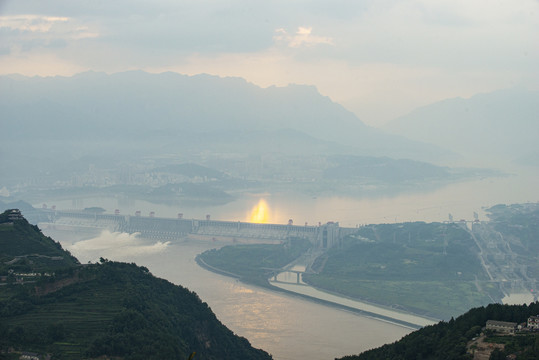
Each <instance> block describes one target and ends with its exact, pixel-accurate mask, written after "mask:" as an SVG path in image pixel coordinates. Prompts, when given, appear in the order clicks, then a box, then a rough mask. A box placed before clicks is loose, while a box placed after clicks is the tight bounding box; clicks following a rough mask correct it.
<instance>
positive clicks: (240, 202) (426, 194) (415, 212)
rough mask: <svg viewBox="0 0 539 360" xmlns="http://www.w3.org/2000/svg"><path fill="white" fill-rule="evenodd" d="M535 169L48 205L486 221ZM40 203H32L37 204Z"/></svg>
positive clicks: (217, 215)
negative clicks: (311, 190) (423, 181)
mask: <svg viewBox="0 0 539 360" xmlns="http://www.w3.org/2000/svg"><path fill="white" fill-rule="evenodd" d="M537 184H539V171H538V170H529V169H528V170H522V169H519V173H518V175H517V174H516V173H511V174H509V175H508V176H505V177H497V178H482V179H477V180H472V181H464V182H458V183H453V184H449V185H446V186H442V187H440V188H437V189H424V190H422V191H421V190H420V189H419V190H417V189H416V190H415V191H410V192H405V193H401V194H398V195H386V196H384V195H378V196H376V197H370V196H364V197H340V196H314V197H313V196H310V195H305V194H298V193H283V192H276V193H262V194H243V195H241V196H239V197H238V198H237V199H236V200H234V201H232V202H230V203H228V204H225V205H214V206H210V205H204V206H199V207H196V206H193V205H192V204H189V205H187V204H183V203H182V202H178V203H177V204H154V203H150V202H147V201H143V200H136V199H131V198H128V197H125V196H121V195H119V196H117V197H114V198H104V197H101V198H99V197H95V198H74V199H65V198H63V199H61V198H58V199H49V200H47V201H46V203H47V205H48V206H52V205H56V207H57V208H58V209H62V210H64V209H82V208H85V207H93V206H98V207H102V208H104V209H106V210H107V212H108V213H111V214H112V213H114V210H115V209H118V210H120V213H121V214H124V215H127V214H130V215H134V214H135V212H136V211H137V210H140V211H141V212H142V215H143V216H148V214H149V213H150V212H151V211H153V212H155V216H158V217H172V218H175V217H176V216H177V214H178V213H182V214H183V216H184V218H186V219H205V218H206V215H210V216H211V218H212V219H215V220H229V221H250V218H251V212H252V209H253V207H255V206H256V205H257V203H258V202H259V200H260V199H264V200H265V202H266V203H267V206H268V208H267V212H268V216H267V218H268V222H269V223H275V224H286V223H287V222H288V220H289V219H293V221H294V224H296V225H303V224H304V223H305V222H307V223H308V224H309V225H315V224H318V222H321V223H326V222H328V221H337V222H339V224H340V225H341V226H344V227H356V226H358V225H361V224H378V223H394V222H406V221H427V222H432V221H445V220H448V215H449V214H452V215H453V217H454V219H455V220H460V219H466V220H473V219H474V218H473V213H474V212H476V213H478V214H479V217H480V219H481V220H486V217H485V213H484V208H486V207H490V206H493V205H496V204H500V203H505V204H510V203H523V202H530V201H531V202H536V201H539V186H537ZM41 205H42V204H34V206H36V207H41Z"/></svg>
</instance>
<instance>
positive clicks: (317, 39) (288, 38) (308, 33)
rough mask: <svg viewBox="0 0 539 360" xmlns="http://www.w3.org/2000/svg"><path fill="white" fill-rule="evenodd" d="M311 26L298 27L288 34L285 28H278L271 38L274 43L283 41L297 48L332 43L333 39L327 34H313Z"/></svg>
mask: <svg viewBox="0 0 539 360" xmlns="http://www.w3.org/2000/svg"><path fill="white" fill-rule="evenodd" d="M312 32H313V28H312V27H303V26H300V27H298V29H297V31H296V33H295V34H294V35H290V34H288V33H287V32H286V30H285V29H283V28H279V29H276V30H275V35H274V36H273V40H274V41H275V42H276V43H278V44H279V43H284V44H286V45H287V46H288V47H291V48H299V47H302V46H307V47H310V46H315V45H321V44H325V45H334V44H333V39H332V38H330V37H328V36H317V35H313V34H312Z"/></svg>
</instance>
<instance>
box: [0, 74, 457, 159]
mask: <svg viewBox="0 0 539 360" xmlns="http://www.w3.org/2000/svg"><path fill="white" fill-rule="evenodd" d="M0 106H1V107H2V109H3V113H2V115H1V116H2V119H3V123H4V124H5V131H4V132H3V134H4V136H2V135H0V138H2V139H3V140H5V141H9V140H10V139H14V138H16V139H19V140H25V139H28V140H33V139H35V140H36V141H40V142H41V143H45V144H47V145H48V146H52V144H51V143H52V142H59V141H61V142H63V143H65V144H69V146H75V145H77V146H79V147H80V146H82V145H81V144H86V145H85V146H86V148H90V147H91V146H94V145H95V143H96V142H97V143H98V144H101V145H102V146H110V143H113V144H115V145H116V146H117V147H119V145H124V147H126V146H125V144H124V143H125V141H127V140H128V141H129V143H130V145H129V146H128V147H129V148H132V149H137V148H140V146H138V147H137V143H138V144H140V145H141V144H143V143H144V144H148V142H151V141H153V142H154V143H157V144H159V145H160V146H161V147H162V148H163V149H166V150H174V149H178V148H181V149H185V147H182V146H183V143H184V142H186V143H189V146H190V148H189V149H192V148H193V146H194V147H196V148H197V149H212V146H213V143H212V142H210V141H208V140H207V137H208V136H209V137H210V138H211V137H212V134H221V140H222V141H226V137H225V135H226V134H261V135H263V134H272V133H273V134H275V133H276V132H278V131H283V130H285V129H290V130H292V131H293V132H292V134H296V135H300V133H303V134H306V135H307V137H301V136H300V139H301V140H300V142H301V143H303V144H302V145H306V144H305V140H308V143H309V144H310V146H311V147H318V146H322V148H325V147H326V145H328V144H329V145H331V146H332V147H340V148H343V147H347V153H356V154H362V155H377V156H382V155H383V156H394V157H400V158H404V157H411V158H414V159H417V160H423V161H429V160H431V161H432V160H434V159H435V158H440V157H448V156H452V155H451V154H450V152H447V151H442V150H439V149H436V147H435V146H430V145H425V144H420V143H416V142H413V141H409V140H407V139H404V138H401V137H398V136H394V135H387V134H385V133H383V132H381V131H379V130H377V129H374V128H370V127H368V126H366V125H365V124H363V123H362V122H361V121H360V120H359V119H358V118H357V117H356V116H355V115H354V114H353V113H351V112H350V111H348V110H346V109H345V108H344V107H342V106H341V105H339V104H336V103H334V102H333V101H331V100H330V99H329V98H328V97H325V96H322V95H320V94H319V93H318V91H317V90H316V88H315V87H313V86H305V85H289V86H286V87H275V86H272V87H268V88H260V87H258V86H256V85H253V84H251V83H248V82H247V81H245V80H243V79H240V78H219V77H217V76H210V75H195V76H186V75H180V74H177V73H161V74H149V73H145V72H142V71H130V72H123V73H116V74H112V75H107V74H104V73H95V72H86V73H81V74H78V75H75V76H73V77H58V76H57V77H45V78H42V77H33V78H29V77H23V76H2V77H0ZM207 134H208V135H207ZM282 141H283V142H284V143H285V144H289V143H290V144H294V140H293V138H292V139H290V138H286V137H285V138H284V139H283V140H282ZM79 143H80V144H79ZM193 143H194V144H193ZM323 144H326V145H323ZM235 145H237V143H235ZM296 147H298V146H296ZM299 148H300V150H299V151H302V150H301V147H299ZM241 150H242V151H244V152H245V151H249V149H248V148H242V149H241ZM272 150H273V149H271V148H270V149H265V151H268V152H270V151H272ZM322 151H324V150H322Z"/></svg>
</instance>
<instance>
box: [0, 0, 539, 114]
mask: <svg viewBox="0 0 539 360" xmlns="http://www.w3.org/2000/svg"><path fill="white" fill-rule="evenodd" d="M0 2H1V0H0ZM104 4H105V3H103V2H94V1H86V2H77V1H68V0H50V1H47V2H43V1H41V0H25V1H17V0H12V1H6V2H4V6H3V10H4V13H3V15H4V16H1V17H0V39H1V42H2V43H1V49H0V55H1V56H0V72H1V73H13V72H22V73H24V74H27V75H35V74H40V75H56V74H63V75H71V74H73V73H74V72H77V71H83V70H95V71H105V72H117V71H125V70H130V69H146V70H150V71H153V72H159V71H165V70H173V71H177V72H181V73H188V74H194V73H209V74H215V75H220V76H240V77H244V78H246V79H247V80H248V81H252V82H255V83H257V84H259V85H263V86H268V85H272V84H277V85H286V84H287V83H304V84H310V85H315V86H316V87H317V88H318V89H319V90H320V91H321V92H323V93H324V95H328V96H330V97H331V98H332V99H333V100H335V101H337V102H346V103H347V105H350V106H354V109H359V107H360V106H361V107H364V106H369V103H371V104H374V103H376V104H383V105H380V106H377V108H379V109H382V111H385V112H387V109H390V108H391V109H395V111H401V110H400V109H405V108H406V109H407V110H408V111H409V110H410V109H411V108H412V107H416V106H421V105H425V104H427V103H429V102H431V101H436V100H441V99H443V98H444V97H455V96H466V95H469V94H470V93H471V92H475V91H480V92H486V91H492V90H495V89H497V88H503V87H511V86H514V85H515V84H517V83H521V82H522V81H525V80H526V79H537V78H538V77H539V70H538V69H539V68H538V67H537V65H536V64H537V63H538V62H539V47H537V43H538V41H539V21H537V14H539V2H537V1H536V0H519V1H517V2H509V1H496V2H492V1H489V0H477V1H466V0H439V1H431V0H382V1H375V0H362V1H354V0H335V1H331V2H329V1H324V0H297V1H289V0H275V1H272V2H255V3H253V2H252V1H248V0H230V1H227V2H223V1H217V0H200V1H187V0H176V1H175V0H156V1H154V2H151V3H150V2H144V1H139V0H136V1H128V0H118V1H114V2H108V3H106V5H104ZM28 14H30V15H28ZM373 69H374V70H373ZM416 74H419V75H418V76H417V77H416ZM403 79H404V80H403ZM454 79H458V81H455V80H454ZM528 81H529V80H528ZM424 94H426V95H424ZM365 96H368V101H366V99H367V98H366V97H365ZM411 97H414V99H413V101H412V100H410V101H409V102H408V105H406V106H405V104H404V103H402V107H400V106H399V109H397V107H396V106H393V104H394V103H395V102H399V101H401V100H403V99H405V98H411ZM406 101H408V100H406ZM354 104H355V105H354ZM389 104H391V105H392V106H388V105H389ZM371 108H372V107H371ZM377 111H378V110H376V109H374V108H372V111H371V110H369V111H368V113H369V117H370V116H372V117H373V118H376V117H378V118H379V119H380V116H377V115H376V112H377ZM355 112H356V113H358V114H361V113H363V114H366V113H367V112H364V111H363V112H362V111H360V110H355ZM378 113H379V112H378ZM371 114H372V115H371ZM379 114H380V113H379ZM384 116H385V117H388V116H393V115H389V114H388V115H384ZM362 120H365V121H367V122H370V119H366V118H363V119H362ZM385 120H387V119H385ZM375 121H377V120H375Z"/></svg>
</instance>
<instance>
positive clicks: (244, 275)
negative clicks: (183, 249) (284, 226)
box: [198, 238, 311, 285]
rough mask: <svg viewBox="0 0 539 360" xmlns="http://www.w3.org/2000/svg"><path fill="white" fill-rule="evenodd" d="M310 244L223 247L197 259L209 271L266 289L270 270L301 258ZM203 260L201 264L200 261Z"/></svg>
mask: <svg viewBox="0 0 539 360" xmlns="http://www.w3.org/2000/svg"><path fill="white" fill-rule="evenodd" d="M310 246H311V243H310V242H309V240H307V239H300V238H290V239H289V240H288V241H286V242H285V243H283V244H279V245H271V244H254V245H232V246H225V247H223V248H221V249H219V250H215V249H213V250H208V251H206V252H204V253H202V254H200V255H199V257H198V260H199V263H200V264H201V265H202V266H204V265H209V266H211V267H212V268H213V269H212V268H210V270H216V269H218V270H221V271H224V272H226V273H228V274H229V275H235V276H237V277H239V278H240V279H241V280H243V281H246V282H250V283H254V284H258V285H267V284H268V277H269V276H270V274H271V273H272V270H271V269H280V268H281V267H283V266H285V265H287V264H289V263H290V262H292V261H293V260H295V259H296V258H298V257H299V256H300V255H301V254H303V253H304V252H305V251H307V249H309V247H310ZM200 260H202V261H200Z"/></svg>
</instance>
